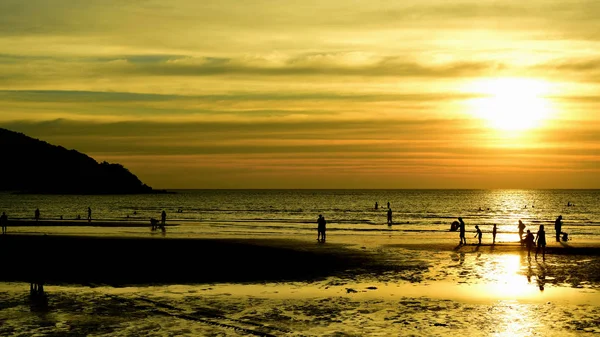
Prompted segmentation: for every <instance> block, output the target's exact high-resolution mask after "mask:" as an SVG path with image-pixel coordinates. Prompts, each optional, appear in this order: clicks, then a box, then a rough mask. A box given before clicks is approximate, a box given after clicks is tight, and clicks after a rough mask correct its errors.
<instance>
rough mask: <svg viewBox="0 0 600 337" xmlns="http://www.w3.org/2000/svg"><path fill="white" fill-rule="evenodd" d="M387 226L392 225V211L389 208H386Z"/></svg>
mask: <svg viewBox="0 0 600 337" xmlns="http://www.w3.org/2000/svg"><path fill="white" fill-rule="evenodd" d="M387 224H388V226H391V225H392V209H391V208H388V211H387Z"/></svg>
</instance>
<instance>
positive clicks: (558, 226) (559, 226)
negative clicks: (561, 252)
mask: <svg viewBox="0 0 600 337" xmlns="http://www.w3.org/2000/svg"><path fill="white" fill-rule="evenodd" d="M554 229H555V230H556V242H560V233H561V232H562V215H559V216H558V218H556V221H554Z"/></svg>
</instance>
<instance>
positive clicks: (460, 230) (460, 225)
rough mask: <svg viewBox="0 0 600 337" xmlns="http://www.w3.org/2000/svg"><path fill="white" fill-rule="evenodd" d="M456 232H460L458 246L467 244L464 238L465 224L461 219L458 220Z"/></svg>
mask: <svg viewBox="0 0 600 337" xmlns="http://www.w3.org/2000/svg"><path fill="white" fill-rule="evenodd" d="M458 222H459V225H458V230H459V232H460V243H459V245H463V244H465V245H466V244H467V238H466V237H465V222H464V221H463V219H462V218H458Z"/></svg>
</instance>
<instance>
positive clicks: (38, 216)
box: [34, 208, 40, 221]
mask: <svg viewBox="0 0 600 337" xmlns="http://www.w3.org/2000/svg"><path fill="white" fill-rule="evenodd" d="M34 218H35V221H38V220H39V219H40V209H39V208H36V209H35V212H34Z"/></svg>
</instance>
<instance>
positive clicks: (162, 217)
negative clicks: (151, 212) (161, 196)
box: [160, 210, 167, 227]
mask: <svg viewBox="0 0 600 337" xmlns="http://www.w3.org/2000/svg"><path fill="white" fill-rule="evenodd" d="M160 224H161V225H162V226H163V227H164V226H165V225H166V224H167V212H165V211H164V210H163V211H162V213H160Z"/></svg>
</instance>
